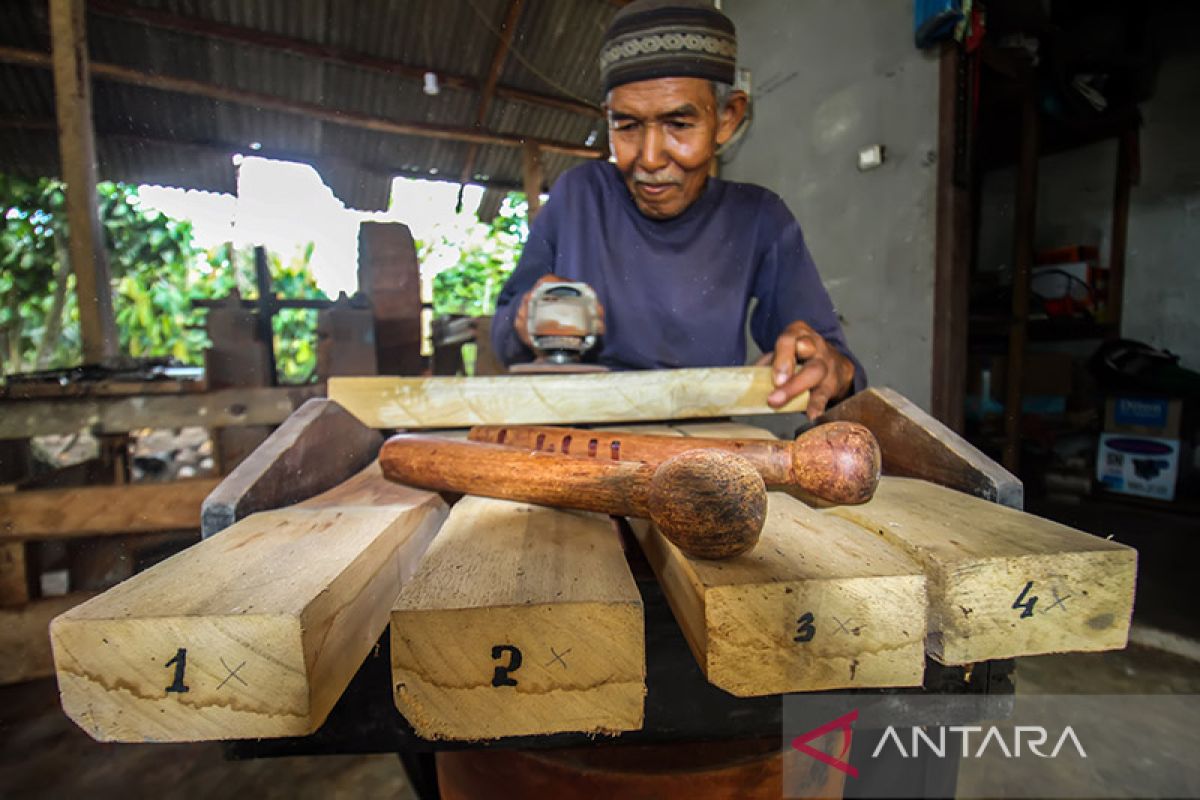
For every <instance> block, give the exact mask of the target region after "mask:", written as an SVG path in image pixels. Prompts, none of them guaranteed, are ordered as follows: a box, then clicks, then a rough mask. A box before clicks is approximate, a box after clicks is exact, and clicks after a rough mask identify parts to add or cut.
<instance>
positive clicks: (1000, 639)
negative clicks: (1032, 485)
mask: <svg viewBox="0 0 1200 800" xmlns="http://www.w3.org/2000/svg"><path fill="white" fill-rule="evenodd" d="M825 513H828V514H830V515H834V516H837V517H839V518H843V519H847V520H851V521H853V522H855V523H857V524H859V525H862V526H863V527H864V528H865V529H867V530H869V531H871V532H873V533H875V534H878V535H879V536H880V538H881V539H882V540H883V541H886V542H889V543H891V544H893V545H895V546H897V547H899V548H901V549H903V550H904V551H905V552H907V553H908V554H909V555H910V556H912V557H913V558H914V559H916V560H917V561H919V562H920V563H921V565H922V567H923V568H924V569H925V572H926V575H927V576H928V578H929V638H928V648H929V654H930V655H931V656H933V657H934V658H935V659H937V660H938V661H940V662H942V663H944V664H967V663H971V662H976V661H985V660H988V659H996V658H1012V657H1014V656H1024V655H1037V654H1040V653H1059V652H1066V651H1075V650H1084V651H1095V650H1112V649H1118V648H1122V647H1124V646H1125V643H1126V640H1127V639H1128V636H1129V621H1130V617H1131V615H1132V613H1133V590H1134V579H1135V573H1136V568H1137V553H1136V551H1135V550H1133V548H1130V547H1126V546H1124V545H1120V544H1117V543H1115V542H1110V541H1108V540H1105V539H1101V538H1099V537H1097V536H1092V535H1090V534H1086V533H1083V532H1081V531H1077V530H1075V529H1073V528H1068V527H1067V526H1065V525H1060V524H1058V523H1056V522H1051V521H1050V520H1046V519H1041V518H1040V517H1035V516H1033V515H1032V514H1025V513H1023V512H1020V511H1017V510H1015V509H1011V508H1007V507H1005V506H1002V505H998V504H996V503H989V502H987V501H985V500H981V499H979V498H977V497H971V496H970V495H966V494H963V493H961V492H956V491H953V490H951V489H946V488H944V487H941V486H935V485H933V484H931V483H925V482H924V481H917V480H913V479H909V478H887V477H885V478H884V479H883V481H882V482H881V483H880V485H879V489H878V490H877V491H876V493H875V497H874V499H872V500H871V501H870V502H869V503H866V504H865V505H861V506H843V507H840V508H834V509H830V510H829V511H828V512H825Z"/></svg>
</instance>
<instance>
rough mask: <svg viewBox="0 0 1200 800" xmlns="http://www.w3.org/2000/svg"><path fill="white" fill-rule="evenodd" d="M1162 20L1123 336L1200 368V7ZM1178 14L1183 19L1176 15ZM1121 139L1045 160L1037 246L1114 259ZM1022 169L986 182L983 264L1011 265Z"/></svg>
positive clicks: (1179, 9) (1132, 226) (1128, 263)
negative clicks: (1090, 250) (1076, 248)
mask: <svg viewBox="0 0 1200 800" xmlns="http://www.w3.org/2000/svg"><path fill="white" fill-rule="evenodd" d="M1172 8H1174V9H1175V12H1174V14H1173V15H1172V16H1171V17H1163V18H1160V19H1159V20H1157V21H1156V24H1155V28H1154V30H1155V33H1156V40H1157V43H1158V45H1159V46H1160V47H1161V48H1162V52H1163V61H1162V64H1161V67H1160V69H1159V73H1158V77H1157V81H1156V84H1155V89H1154V95H1153V96H1152V97H1151V99H1150V100H1149V101H1148V102H1146V103H1144V104H1143V105H1142V114H1143V117H1144V120H1145V122H1144V125H1143V127H1142V130H1141V182H1140V184H1139V185H1137V186H1134V187H1133V191H1132V194H1131V198H1130V211H1129V231H1128V233H1129V238H1128V249H1127V251H1126V259H1125V303H1124V312H1123V318H1122V322H1121V335H1122V336H1124V337H1126V338H1131V339H1139V340H1142V341H1145V342H1148V343H1150V344H1152V345H1154V346H1156V347H1161V348H1165V349H1168V350H1171V351H1172V352H1174V353H1176V354H1177V355H1179V356H1181V358H1182V363H1183V365H1184V366H1186V367H1189V368H1191V369H1200V313H1198V311H1197V310H1198V309H1200V47H1198V46H1197V45H1196V44H1194V43H1192V42H1190V41H1188V37H1193V36H1195V34H1196V30H1197V26H1198V25H1200V8H1197V7H1192V8H1190V9H1188V8H1186V7H1185V6H1184V5H1183V4H1179V5H1177V6H1173V7H1172ZM1175 14H1177V15H1178V16H1175ZM1116 153H1117V149H1116V143H1115V141H1108V142H1103V143H1100V144H1096V145H1092V146H1090V147H1087V148H1083V149H1080V150H1075V151H1071V152H1068V153H1061V154H1058V155H1054V156H1048V157H1046V158H1043V159H1042V160H1041V161H1040V163H1039V172H1038V200H1037V203H1038V209H1037V211H1038V214H1037V216H1038V221H1037V235H1036V239H1035V244H1036V246H1037V247H1054V246H1057V245H1063V244H1098V245H1100V247H1101V258H1102V260H1103V262H1104V263H1105V264H1107V263H1108V253H1109V242H1110V241H1111V235H1112V202H1113V183H1114V172H1115V169H1116ZM1013 181H1014V172H1013V170H1011V169H1006V170H1001V171H997V172H993V173H990V174H989V175H987V176H986V177H985V180H984V190H983V191H984V193H983V214H982V221H981V231H980V242H979V247H980V250H979V256H980V260H979V265H980V267H981V268H982V269H985V270H986V269H993V268H995V267H997V266H998V265H1001V264H1004V265H1011V263H1012V200H1013V191H1014V185H1013Z"/></svg>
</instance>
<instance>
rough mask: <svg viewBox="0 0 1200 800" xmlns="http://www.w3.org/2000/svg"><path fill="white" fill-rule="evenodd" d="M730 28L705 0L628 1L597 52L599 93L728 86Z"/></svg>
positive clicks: (733, 55) (732, 51)
mask: <svg viewBox="0 0 1200 800" xmlns="http://www.w3.org/2000/svg"><path fill="white" fill-rule="evenodd" d="M736 66H737V33H736V32H735V30H734V27H733V22H731V21H730V19H729V17H727V16H725V15H724V14H722V13H721V12H720V11H718V10H717V9H716V8H714V7H713V4H712V3H711V2H709V0H634V2H632V3H630V4H629V5H627V6H625V8H623V9H621V10H620V11H618V12H617V14H616V16H614V17H613V20H612V22H611V23H610V24H609V26H608V31H607V32H606V33H605V34H604V45H603V46H602V47H601V48H600V76H601V78H602V79H603V81H604V91H605V92H608V91H610V90H611V89H613V88H615V87H617V86H620V85H622V84H625V83H633V82H634V81H645V80H652V79H654V78H704V79H706V80H712V81H720V82H721V83H728V84H732V83H733V80H734V73H735V69H736Z"/></svg>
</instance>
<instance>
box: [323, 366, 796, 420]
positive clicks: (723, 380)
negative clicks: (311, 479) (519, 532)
mask: <svg viewBox="0 0 1200 800" xmlns="http://www.w3.org/2000/svg"><path fill="white" fill-rule="evenodd" d="M773 389H774V386H773V385H772V383H771V370H770V368H768V367H721V368H711V369H674V370H641V371H633V372H604V373H594V374H588V375H502V376H497V377H488V378H397V377H366V378H331V379H330V380H329V398H330V399H331V400H336V401H337V402H338V403H340V404H341V405H343V406H345V407H346V409H348V410H349V411H350V413H352V414H354V415H355V416H356V417H358V418H359V419H360V420H362V421H363V423H364V424H366V425H368V426H370V427H372V428H459V427H464V428H465V427H468V426H471V425H520V424H544V425H553V424H563V423H565V424H572V423H582V422H623V421H643V420H661V419H685V418H695V417H718V416H728V415H730V414H771V413H776V412H777V411H778V413H787V412H795V411H803V410H804V408H805V406H806V405H807V402H808V394H807V393H805V394H803V395H801V396H799V397H797V398H796V399H795V400H793V401H792V402H791V403H789V404H788V405H787V406H785V407H783V408H780V409H773V408H771V407H770V406H768V405H767V395H768V394H770V393H771V391H772V390H773Z"/></svg>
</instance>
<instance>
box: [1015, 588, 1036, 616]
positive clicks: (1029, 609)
mask: <svg viewBox="0 0 1200 800" xmlns="http://www.w3.org/2000/svg"><path fill="white" fill-rule="evenodd" d="M1032 588H1033V581H1030V582H1029V583H1027V584H1025V588H1024V589H1022V590H1021V593H1020V594H1019V595H1017V599H1016V600H1013V604H1012V607H1013V608H1014V609H1017V608H1023V609H1025V610H1024V611H1022V612H1021V617H1020V618H1021V619H1025V618H1026V617H1032V616H1033V606H1034V604H1035V603H1037V601H1038V599H1037V595H1034V596H1033V597H1031V598H1029V599H1028V600H1026V599H1025V595H1027V594H1029V590H1030V589H1032Z"/></svg>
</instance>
